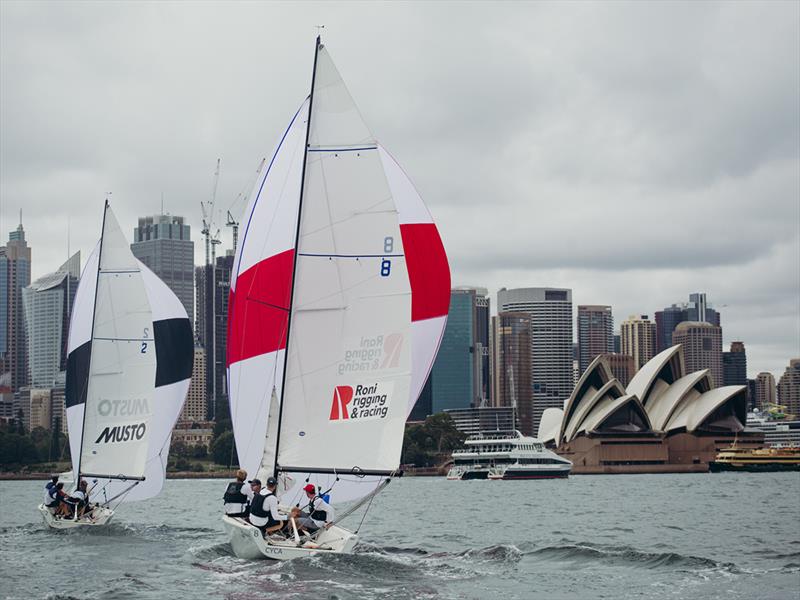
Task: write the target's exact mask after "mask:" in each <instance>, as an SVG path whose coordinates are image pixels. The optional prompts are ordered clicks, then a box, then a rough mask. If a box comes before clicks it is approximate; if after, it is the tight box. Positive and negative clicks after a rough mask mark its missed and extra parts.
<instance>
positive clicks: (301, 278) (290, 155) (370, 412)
mask: <svg viewBox="0 0 800 600" xmlns="http://www.w3.org/2000/svg"><path fill="white" fill-rule="evenodd" d="M309 120H310V122H309ZM246 214H247V222H246V226H245V233H244V236H243V239H242V243H241V244H240V246H239V248H238V249H237V256H236V259H235V261H234V266H235V268H234V273H233V276H232V278H231V279H232V280H231V299H230V302H229V337H228V357H227V359H228V370H229V373H228V384H229V397H230V401H231V413H232V419H233V426H234V433H235V437H236V443H237V448H238V453H239V461H240V464H241V465H242V466H243V467H244V468H246V469H247V470H248V471H249V472H250V473H256V472H260V473H261V474H272V473H273V472H275V471H277V472H283V473H294V474H295V475H294V477H295V479H296V480H297V482H298V483H297V485H300V484H301V483H304V482H305V481H306V480H311V481H314V482H316V483H318V484H319V485H321V486H323V488H324V489H326V488H328V487H330V484H332V483H333V482H335V481H337V480H338V481H339V483H337V487H336V488H335V491H334V492H333V499H334V501H345V500H349V499H353V498H357V497H360V496H363V495H364V494H366V493H368V492H369V491H371V489H373V488H374V487H375V484H376V482H377V481H379V477H384V476H386V475H389V474H391V473H394V472H396V471H397V469H398V467H399V462H400V451H401V446H402V439H403V431H404V425H405V420H406V417H407V415H408V413H409V412H410V410H411V408H412V407H413V404H414V402H415V401H416V399H417V397H418V396H419V393H420V391H421V389H422V386H423V385H424V383H425V380H426V378H427V376H428V373H429V371H430V367H431V365H432V363H433V358H434V357H435V354H436V350H437V348H438V345H439V341H440V339H441V334H442V331H443V328H444V322H445V319H446V314H447V308H448V304H449V288H450V278H449V269H448V266H447V258H446V256H445V253H444V249H443V247H442V244H441V240H440V239H439V235H438V232H437V231H436V227H435V225H433V223H432V220H431V218H430V215H429V214H428V212H427V210H426V209H425V207H424V205H423V204H422V200H421V199H420V198H419V195H418V194H417V192H416V190H414V188H413V185H412V184H411V183H410V181H408V178H407V177H406V176H405V174H404V173H403V172H402V170H401V169H400V167H399V166H398V165H397V163H396V162H395V161H394V160H393V159H392V158H391V157H390V156H389V155H388V153H386V152H385V151H384V150H383V149H382V148H381V147H380V146H379V145H378V143H377V142H376V140H375V139H374V137H373V136H372V134H371V133H370V131H369V129H368V128H367V127H366V125H365V124H364V123H363V121H362V119H361V116H360V114H359V112H358V109H357V108H356V106H355V104H354V103H353V100H352V98H351V97H350V94H349V92H348V90H347V88H346V87H345V85H344V82H343V81H342V79H341V77H340V75H339V73H338V71H337V70H336V67H335V66H334V65H333V62H332V61H331V59H330V56H329V55H328V52H327V50H326V49H325V47H324V46H322V44H320V43H318V45H317V52H316V55H315V69H314V75H313V83H312V93H311V96H310V97H309V99H307V100H306V102H305V103H303V105H302V106H301V108H300V110H299V111H298V112H297V114H296V115H295V117H294V118H293V120H292V122H291V123H290V125H289V128H288V129H287V131H286V132H285V134H284V136H283V138H282V139H281V142H280V143H279V144H278V147H277V149H276V151H275V154H274V155H273V158H272V160H271V161H270V163H269V165H268V166H267V168H266V169H265V170H264V172H263V173H262V174H261V177H260V178H259V181H258V182H257V183H256V186H255V189H254V192H253V194H251V198H250V203H249V206H248V209H247V213H246ZM287 351H288V357H287ZM275 419H277V423H276V422H275ZM268 430H269V431H268ZM270 461H271V464H270ZM365 484H366V485H365Z"/></svg>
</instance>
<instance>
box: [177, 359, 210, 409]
mask: <svg viewBox="0 0 800 600" xmlns="http://www.w3.org/2000/svg"><path fill="white" fill-rule="evenodd" d="M207 410H208V403H207V399H206V351H205V349H204V348H203V347H202V346H195V347H194V364H193V367H192V382H191V384H189V392H188V393H187V394H186V402H185V403H184V404H183V410H181V414H180V417H178V421H179V422H184V423H185V422H192V423H198V422H201V421H205V420H206V412H207Z"/></svg>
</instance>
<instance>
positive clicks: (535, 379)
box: [497, 288, 574, 434]
mask: <svg viewBox="0 0 800 600" xmlns="http://www.w3.org/2000/svg"><path fill="white" fill-rule="evenodd" d="M497 310H498V313H500V312H523V313H527V314H528V315H529V316H530V322H531V333H530V336H531V353H530V381H531V387H532V388H533V400H532V402H533V409H532V416H531V431H530V433H531V434H535V433H536V432H538V430H539V421H540V420H541V416H542V413H543V412H544V411H545V409H547V408H551V407H552V408H561V407H562V406H563V404H564V400H566V399H567V398H569V396H570V394H571V393H572V389H573V387H574V376H573V370H572V352H573V349H572V323H573V321H572V290H570V289H564V288H517V289H511V290H508V289H506V288H503V289H501V290H500V291H499V292H498V293H497Z"/></svg>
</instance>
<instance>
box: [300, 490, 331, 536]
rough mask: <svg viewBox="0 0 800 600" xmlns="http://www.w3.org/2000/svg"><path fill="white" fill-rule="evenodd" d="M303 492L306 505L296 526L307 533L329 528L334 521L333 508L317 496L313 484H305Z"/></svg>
mask: <svg viewBox="0 0 800 600" xmlns="http://www.w3.org/2000/svg"><path fill="white" fill-rule="evenodd" d="M303 491H304V492H305V493H306V498H307V499H308V505H307V506H306V508H305V510H303V511H302V512H301V513H300V518H299V519H298V521H297V524H298V526H299V527H302V528H303V529H307V530H308V531H316V530H317V529H319V528H320V527H325V528H326V529H327V528H328V527H330V526H331V524H332V523H333V521H334V519H335V515H334V512H333V507H332V506H331V505H330V504H328V502H327V501H326V500H325V499H324V498H323V497H322V496H320V495H318V494H317V488H315V487H314V484H313V483H309V484H307V485H306V486H305V487H304V488H303Z"/></svg>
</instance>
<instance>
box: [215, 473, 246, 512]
mask: <svg viewBox="0 0 800 600" xmlns="http://www.w3.org/2000/svg"><path fill="white" fill-rule="evenodd" d="M245 479H247V471H245V470H244V469H239V470H238V471H236V481H232V482H231V483H229V484H228V487H227V488H226V489H225V495H224V496H223V497H222V500H223V501H224V502H225V504H224V505H223V510H224V511H225V514H226V515H228V516H229V517H246V516H247V512H248V510H249V507H250V500H251V499H252V497H253V490H252V488H251V487H250V486H249V485H247V484H246V483H245Z"/></svg>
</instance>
